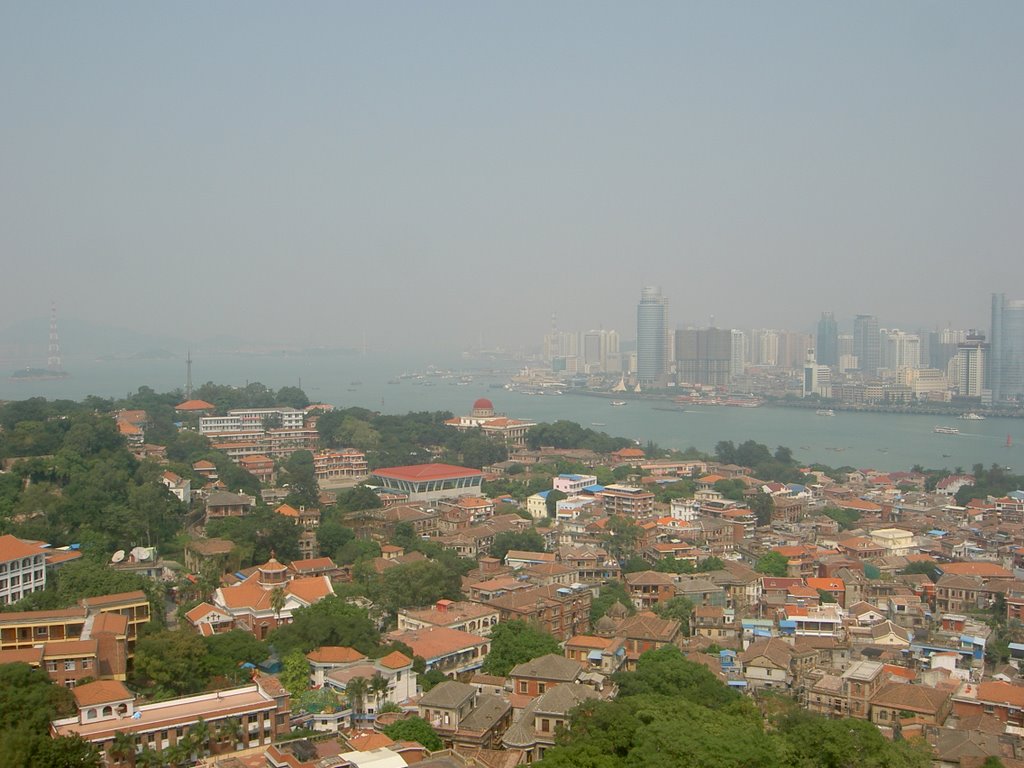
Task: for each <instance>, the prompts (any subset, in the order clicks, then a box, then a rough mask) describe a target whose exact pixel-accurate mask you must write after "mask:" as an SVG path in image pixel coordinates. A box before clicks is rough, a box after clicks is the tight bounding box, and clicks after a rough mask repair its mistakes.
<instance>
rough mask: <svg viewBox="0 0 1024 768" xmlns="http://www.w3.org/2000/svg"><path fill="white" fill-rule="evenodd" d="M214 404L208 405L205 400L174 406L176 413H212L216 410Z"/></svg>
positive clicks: (190, 401)
mask: <svg viewBox="0 0 1024 768" xmlns="http://www.w3.org/2000/svg"><path fill="white" fill-rule="evenodd" d="M216 407H217V406H215V405H214V404H213V403H208V402H206V401H205V400H186V401H185V402H184V403H178V404H177V405H176V406H174V410H176V411H212V410H213V409H214V408H216Z"/></svg>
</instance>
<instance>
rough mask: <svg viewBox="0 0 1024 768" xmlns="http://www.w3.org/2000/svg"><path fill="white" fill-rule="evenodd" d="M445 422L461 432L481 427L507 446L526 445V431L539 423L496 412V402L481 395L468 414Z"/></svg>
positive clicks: (486, 433)
mask: <svg viewBox="0 0 1024 768" xmlns="http://www.w3.org/2000/svg"><path fill="white" fill-rule="evenodd" d="M445 424H447V425H448V426H449V427H454V428H455V429H457V430H459V431H460V432H467V431H469V430H471V429H479V430H480V431H481V432H483V433H484V434H485V435H487V436H489V437H492V438H494V439H495V440H500V441H501V442H502V443H504V444H505V445H506V446H507V447H509V448H512V447H523V446H525V445H526V432H527V430H529V429H530V427H534V426H536V425H537V422H535V421H524V420H523V419H510V418H508V417H507V416H505V415H504V414H499V413H495V411H494V403H492V402H491V401H490V400H488V399H487V398H486V397H481V398H478V399H477V400H476V402H474V403H473V409H472V410H471V411H470V414H469V415H468V416H457V417H455V418H454V419H448V420H447V421H446V422H445Z"/></svg>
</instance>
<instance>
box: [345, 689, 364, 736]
mask: <svg viewBox="0 0 1024 768" xmlns="http://www.w3.org/2000/svg"><path fill="white" fill-rule="evenodd" d="M368 688H369V685H368V684H367V682H366V678H365V677H353V678H352V679H351V680H349V681H348V685H346V686H345V694H346V695H347V696H348V702H349V704H351V705H352V720H353V723H352V725H353V726H355V722H354V721H355V720H356V716H357V715H358V714H359V713H360V712H361V711H362V709H363V697H365V696H366V691H367V690H368Z"/></svg>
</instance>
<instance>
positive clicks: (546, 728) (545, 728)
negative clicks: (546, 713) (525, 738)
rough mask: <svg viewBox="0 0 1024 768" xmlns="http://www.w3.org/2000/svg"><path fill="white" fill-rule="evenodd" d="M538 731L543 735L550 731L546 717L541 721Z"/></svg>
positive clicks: (549, 722) (549, 724) (549, 723)
mask: <svg viewBox="0 0 1024 768" xmlns="http://www.w3.org/2000/svg"><path fill="white" fill-rule="evenodd" d="M540 729H541V731H542V732H543V733H547V732H548V731H550V730H551V721H550V720H548V719H547V718H546V717H545V718H543V719H541V721H540Z"/></svg>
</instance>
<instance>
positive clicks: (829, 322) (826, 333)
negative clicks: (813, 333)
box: [816, 312, 839, 365]
mask: <svg viewBox="0 0 1024 768" xmlns="http://www.w3.org/2000/svg"><path fill="white" fill-rule="evenodd" d="M816 358H817V361H818V363H819V364H820V365H838V364H839V325H838V323H836V317H835V315H833V314H832V313H831V312H822V313H821V320H819V321H818V346H817V350H816Z"/></svg>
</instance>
